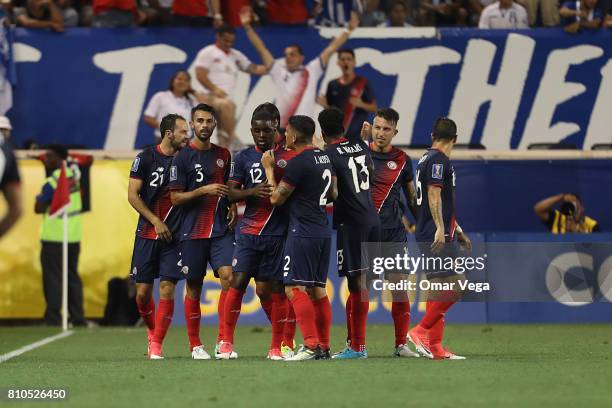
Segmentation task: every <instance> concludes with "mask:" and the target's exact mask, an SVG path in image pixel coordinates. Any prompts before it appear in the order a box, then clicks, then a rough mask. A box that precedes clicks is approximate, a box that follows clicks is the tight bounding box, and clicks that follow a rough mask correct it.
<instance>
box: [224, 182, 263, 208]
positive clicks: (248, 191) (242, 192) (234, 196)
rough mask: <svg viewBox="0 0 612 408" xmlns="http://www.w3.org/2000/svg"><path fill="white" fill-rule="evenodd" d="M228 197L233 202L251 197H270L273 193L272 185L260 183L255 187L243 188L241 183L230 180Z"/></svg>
mask: <svg viewBox="0 0 612 408" xmlns="http://www.w3.org/2000/svg"><path fill="white" fill-rule="evenodd" d="M228 187H229V192H228V199H229V201H230V202H231V203H235V202H239V201H245V200H246V199H248V198H249V197H258V198H269V197H270V195H271V194H272V185H271V184H268V183H260V184H258V185H256V186H255V187H253V188H244V189H243V188H242V187H241V184H238V183H236V182H233V181H230V182H229V185H228Z"/></svg>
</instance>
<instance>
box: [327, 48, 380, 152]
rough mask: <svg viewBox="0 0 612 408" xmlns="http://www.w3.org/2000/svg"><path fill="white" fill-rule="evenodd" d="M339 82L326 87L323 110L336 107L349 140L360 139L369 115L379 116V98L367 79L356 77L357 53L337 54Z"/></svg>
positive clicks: (331, 82)
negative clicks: (340, 73) (340, 74)
mask: <svg viewBox="0 0 612 408" xmlns="http://www.w3.org/2000/svg"><path fill="white" fill-rule="evenodd" d="M337 64H338V66H339V67H340V70H341V71H342V76H341V77H340V78H337V79H334V80H332V81H330V82H329V84H327V91H326V92H325V95H320V96H319V97H318V98H317V102H318V103H319V105H321V106H323V107H324V108H329V107H336V108H338V109H340V110H341V111H342V112H344V124H343V125H344V129H346V135H347V137H348V138H349V140H359V139H360V138H361V126H362V125H363V122H364V121H367V120H368V115H369V113H373V112H376V110H377V109H378V107H377V106H376V98H375V96H374V91H373V90H372V87H371V86H370V83H369V82H368V80H367V78H365V77H362V76H359V75H357V74H356V73H355V65H356V63H355V52H354V51H353V50H352V49H348V48H345V49H341V50H340V51H338V61H337Z"/></svg>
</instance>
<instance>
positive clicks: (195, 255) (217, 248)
mask: <svg viewBox="0 0 612 408" xmlns="http://www.w3.org/2000/svg"><path fill="white" fill-rule="evenodd" d="M233 253H234V233H233V232H230V231H228V233H227V234H225V235H223V236H221V237H217V238H204V239H190V240H187V241H182V242H181V273H182V274H183V276H184V277H185V279H188V280H201V279H204V276H206V269H207V268H208V264H210V267H211V268H212V270H213V271H214V274H215V276H216V277H217V278H218V277H219V275H218V273H217V271H218V270H219V268H221V267H222V266H231V265H232V255H233Z"/></svg>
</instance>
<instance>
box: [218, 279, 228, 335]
mask: <svg viewBox="0 0 612 408" xmlns="http://www.w3.org/2000/svg"><path fill="white" fill-rule="evenodd" d="M226 297H227V291H224V290H221V295H219V303H218V304H217V319H218V321H219V322H218V325H217V343H219V342H220V341H221V340H223V337H224V336H223V328H224V326H225V318H224V316H225V314H224V312H225V298H226Z"/></svg>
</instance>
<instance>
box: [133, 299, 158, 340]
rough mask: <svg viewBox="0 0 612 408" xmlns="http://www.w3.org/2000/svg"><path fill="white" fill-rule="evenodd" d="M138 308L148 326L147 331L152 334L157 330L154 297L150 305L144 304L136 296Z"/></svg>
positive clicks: (150, 300)
mask: <svg viewBox="0 0 612 408" xmlns="http://www.w3.org/2000/svg"><path fill="white" fill-rule="evenodd" d="M136 306H138V313H140V317H142V320H143V321H144V322H145V324H146V325H147V329H149V331H150V332H152V331H153V330H154V329H155V301H154V300H153V297H152V296H151V298H150V299H149V303H147V304H143V303H141V302H140V300H139V298H138V296H136Z"/></svg>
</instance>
